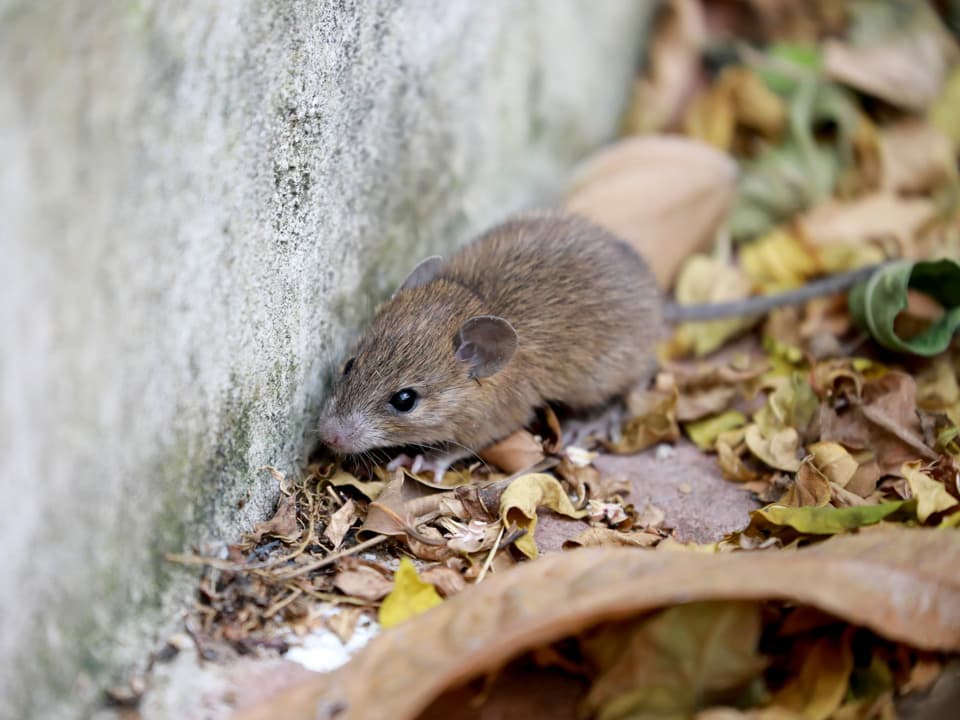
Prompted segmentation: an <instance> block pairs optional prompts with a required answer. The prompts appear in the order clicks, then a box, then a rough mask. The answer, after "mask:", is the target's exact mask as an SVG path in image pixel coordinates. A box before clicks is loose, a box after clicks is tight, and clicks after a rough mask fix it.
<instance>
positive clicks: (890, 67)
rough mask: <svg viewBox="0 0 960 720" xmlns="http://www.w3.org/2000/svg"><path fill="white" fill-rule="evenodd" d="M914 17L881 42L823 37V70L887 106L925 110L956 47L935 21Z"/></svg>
mask: <svg viewBox="0 0 960 720" xmlns="http://www.w3.org/2000/svg"><path fill="white" fill-rule="evenodd" d="M916 5H917V6H919V5H921V3H917V4H916ZM924 9H925V8H924ZM918 14H919V13H918ZM925 14H926V13H924V15H925ZM917 20H918V22H915V23H913V24H912V25H911V26H908V27H905V28H898V30H897V31H896V32H893V33H891V34H890V35H889V36H888V38H886V39H885V40H883V41H880V42H872V43H869V44H864V45H861V46H854V45H852V44H847V43H844V42H841V41H839V40H833V39H830V40H827V41H826V42H824V43H823V66H824V70H825V72H826V73H827V75H828V76H830V77H831V78H833V79H834V80H837V81H838V82H841V83H844V84H846V85H849V86H850V87H853V88H856V89H857V90H859V91H861V92H863V93H866V94H868V95H873V96H874V97H878V98H880V99H882V100H886V101H887V102H888V103H890V104H892V105H896V106H898V107H902V108H905V109H907V110H912V111H914V112H923V111H925V110H926V109H927V108H928V107H929V106H930V105H931V104H932V103H933V101H934V100H935V99H936V97H937V96H938V95H939V93H940V88H941V87H942V86H943V83H944V80H945V78H946V76H947V72H948V71H949V69H950V65H951V64H952V61H953V59H954V58H955V57H956V54H957V50H956V45H955V43H954V42H953V40H952V39H951V38H950V36H949V35H948V34H947V33H946V32H945V31H944V29H943V28H942V27H941V26H940V25H939V24H938V23H936V21H935V20H934V21H932V22H924V21H923V20H925V18H917Z"/></svg>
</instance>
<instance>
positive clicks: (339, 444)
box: [320, 422, 356, 451]
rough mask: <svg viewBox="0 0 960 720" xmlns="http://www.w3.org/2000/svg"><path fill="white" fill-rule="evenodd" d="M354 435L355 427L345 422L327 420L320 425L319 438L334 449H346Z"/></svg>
mask: <svg viewBox="0 0 960 720" xmlns="http://www.w3.org/2000/svg"><path fill="white" fill-rule="evenodd" d="M355 435H356V427H355V426H354V425H353V424H350V423H346V422H327V423H325V424H324V425H322V426H321V427H320V439H321V440H323V442H324V443H326V444H327V445H329V446H330V447H331V448H333V449H334V450H339V451H343V450H347V451H349V448H350V446H351V444H352V442H353V440H354V436H355Z"/></svg>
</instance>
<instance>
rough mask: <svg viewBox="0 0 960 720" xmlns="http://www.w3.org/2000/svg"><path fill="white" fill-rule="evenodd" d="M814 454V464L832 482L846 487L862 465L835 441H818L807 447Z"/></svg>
mask: <svg viewBox="0 0 960 720" xmlns="http://www.w3.org/2000/svg"><path fill="white" fill-rule="evenodd" d="M807 449H808V450H809V451H810V453H811V454H812V455H813V465H814V467H816V468H817V470H819V471H820V473H821V474H822V475H823V476H824V477H825V478H826V479H827V480H829V481H830V482H832V483H836V484H837V485H839V486H840V487H846V486H847V483H848V482H850V478H852V477H853V475H854V473H856V472H857V468H858V467H860V465H859V463H858V462H857V461H856V460H855V459H854V458H853V456H852V455H850V453H849V452H847V449H846V448H845V447H843V445H840V444H839V443H835V442H818V443H814V444H813V445H811V446H810V447H809V448H807Z"/></svg>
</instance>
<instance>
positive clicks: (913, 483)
mask: <svg viewBox="0 0 960 720" xmlns="http://www.w3.org/2000/svg"><path fill="white" fill-rule="evenodd" d="M901 472H902V473H903V476H904V477H905V478H906V479H907V482H908V483H910V492H911V493H912V494H913V497H915V498H916V499H917V517H918V518H920V522H926V520H927V518H928V517H930V516H931V515H933V514H934V513H938V512H943V511H944V510H949V509H950V508H952V507H955V506H956V505H957V504H958V503H960V501H958V500H957V499H956V498H955V497H953V495H951V494H950V493H949V492H947V488H946V487H945V486H944V484H943V483H942V482H938V481H936V480H934V479H933V478H932V477H930V476H929V475H928V474H927V473H925V472H922V471H921V470H920V462H919V461H917V462H912V463H904V465H903V468H902V469H901Z"/></svg>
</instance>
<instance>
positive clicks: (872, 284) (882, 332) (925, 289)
mask: <svg viewBox="0 0 960 720" xmlns="http://www.w3.org/2000/svg"><path fill="white" fill-rule="evenodd" d="M910 288H912V289H914V290H917V291H919V292H922V293H924V294H926V295H928V296H930V297H931V298H933V299H934V300H936V301H937V302H938V303H940V305H942V306H943V308H944V314H943V317H941V318H940V319H939V320H937V322H935V323H934V324H933V325H931V326H930V327H929V328H927V329H926V330H925V331H924V332H922V333H920V334H919V335H916V336H914V337H912V338H910V339H909V340H905V339H903V338H901V337H900V336H899V335H897V334H896V332H894V327H893V323H894V320H895V319H896V317H897V315H898V314H899V313H900V311H901V310H903V309H904V308H906V307H907V290H908V289H910ZM849 304H850V313H851V314H852V315H853V317H854V319H855V320H856V322H857V324H858V325H860V327H862V328H864V329H865V330H867V331H868V332H869V333H870V335H871V337H873V339H874V340H875V341H876V342H877V343H879V344H880V345H882V346H883V347H885V348H887V349H888V350H895V351H897V352H902V353H911V354H913V355H923V356H925V357H929V356H931V355H936V354H938V353H941V352H943V351H944V350H946V348H947V346H948V345H949V344H950V339H951V338H952V337H953V334H954V333H955V332H956V331H957V328H958V327H960V263H957V261H956V260H949V259H943V260H931V261H923V262H917V263H913V262H910V261H906V260H904V261H901V262H897V263H891V264H890V265H887V266H886V267H882V268H880V269H878V270H877V271H876V272H875V273H873V275H871V276H870V278H869V279H868V280H867V281H866V282H863V283H860V284H859V285H857V286H856V287H855V288H854V289H853V290H852V291H851V292H850V300H849Z"/></svg>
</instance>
